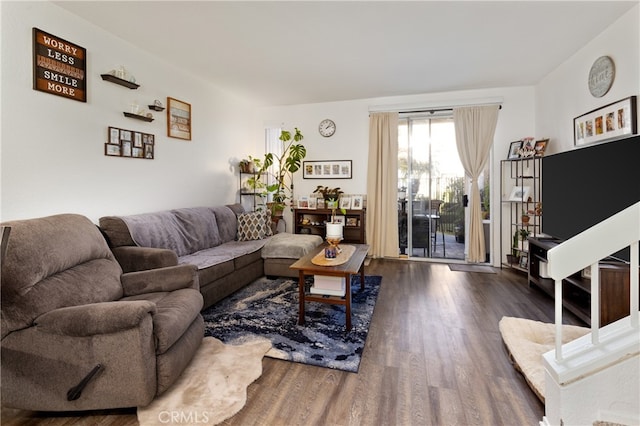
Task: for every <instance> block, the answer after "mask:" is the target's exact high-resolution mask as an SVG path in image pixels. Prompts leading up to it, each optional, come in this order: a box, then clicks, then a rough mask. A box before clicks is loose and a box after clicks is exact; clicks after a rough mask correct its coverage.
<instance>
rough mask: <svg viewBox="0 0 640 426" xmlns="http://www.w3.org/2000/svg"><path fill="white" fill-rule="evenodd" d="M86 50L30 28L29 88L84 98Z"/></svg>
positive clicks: (79, 98) (81, 100) (85, 95)
mask: <svg viewBox="0 0 640 426" xmlns="http://www.w3.org/2000/svg"><path fill="white" fill-rule="evenodd" d="M86 57H87V50H86V49H85V48H83V47H80V46H78V45H77V44H73V43H70V42H68V41H66V40H64V39H62V38H60V37H57V36H54V35H51V34H49V33H47V32H44V31H42V30H39V29H38V28H33V89H34V90H39V91H41V92H46V93H51V94H52V95H58V96H63V97H65V98H69V99H73V100H76V101H80V102H86V101H87V63H86Z"/></svg>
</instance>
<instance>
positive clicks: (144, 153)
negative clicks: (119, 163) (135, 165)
mask: <svg viewBox="0 0 640 426" xmlns="http://www.w3.org/2000/svg"><path fill="white" fill-rule="evenodd" d="M154 151H155V136H154V135H152V134H150V133H142V132H136V131H133V130H126V129H120V128H118V127H111V126H110V127H108V128H107V142H106V143H105V144H104V155H106V156H107V157H125V158H142V159H146V160H153V159H154V158H155V152H154Z"/></svg>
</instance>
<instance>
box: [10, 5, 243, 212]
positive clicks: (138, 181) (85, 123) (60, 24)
mask: <svg viewBox="0 0 640 426" xmlns="http://www.w3.org/2000/svg"><path fill="white" fill-rule="evenodd" d="M0 7H1V8H2V17H1V19H2V21H1V22H2V68H1V69H2V76H1V82H2V94H1V95H2V131H1V136H2V139H1V148H2V150H1V155H2V157H1V202H2V204H1V206H0V212H1V213H0V217H1V219H2V220H12V219H24V218H30V217H38V216H44V215H49V214H55V213H62V212H74V213H80V214H84V215H86V216H88V217H89V218H90V219H92V220H93V221H94V222H97V219H98V218H99V217H100V216H104V215H110V214H132V213H139V212H148V211H154V210H161V209H165V208H175V207H189V206H198V205H219V204H224V203H231V202H235V200H236V192H237V187H238V177H237V174H236V168H235V166H236V163H237V160H238V158H237V156H238V155H239V154H238V153H242V152H243V151H244V150H245V149H244V148H243V147H244V146H245V145H248V144H249V138H248V134H249V131H248V127H247V126H246V121H247V117H249V116H250V111H251V109H250V105H247V104H245V103H244V102H243V101H242V100H240V99H236V98H233V97H230V95H228V94H226V93H224V92H221V91H219V90H216V89H215V88H213V87H211V86H209V85H208V84H207V83H206V82H204V81H202V80H200V79H198V78H196V77H194V76H192V75H190V74H188V73H186V72H185V71H184V70H179V69H175V68H172V67H171V66H169V65H167V64H166V63H165V62H163V61H162V60H161V59H159V58H156V57H152V56H150V55H149V54H148V53H146V52H144V51H143V50H140V49H138V48H136V47H134V46H132V45H130V44H128V43H126V42H124V41H123V40H121V39H119V38H117V37H115V36H113V35H111V34H109V33H107V32H105V31H103V30H102V29H100V28H98V27H96V26H94V25H92V24H90V23H88V22H86V21H84V20H82V19H79V18H78V17H76V16H75V15H73V14H70V13H68V12H67V11H65V10H64V9H61V8H59V7H58V6H56V5H54V4H52V3H49V2H0ZM32 27H37V28H39V29H41V30H43V31H46V32H49V33H51V34H54V35H56V36H58V37H61V38H63V39H66V40H68V41H69V42H72V43H75V44H77V45H80V46H82V47H84V48H86V49H87V87H88V88H87V91H88V96H87V102H86V103H82V102H77V101H73V100H69V99H65V98H62V97H59V96H54V95H50V94H46V93H43V92H39V91H35V90H33V89H32V34H31V33H32ZM120 64H122V65H124V66H125V67H126V68H127V69H128V70H130V71H131V73H132V74H133V75H135V77H136V79H137V82H138V83H139V84H140V85H141V87H140V88H139V89H138V90H128V89H126V88H123V87H121V86H118V85H115V84H112V83H108V82H105V81H102V79H101V78H100V74H102V73H105V72H108V71H109V70H111V69H113V68H114V67H116V66H117V65H120ZM167 96H171V97H173V98H177V99H180V100H182V101H185V102H188V103H190V104H191V106H192V118H193V129H192V134H193V135H192V140H191V141H184V140H180V139H174V138H168V137H167V136H166V134H167V131H166V115H165V114H166V112H164V113H154V116H155V121H153V122H152V123H146V122H143V121H139V120H135V119H130V118H125V117H124V116H123V114H122V112H123V111H128V105H129V104H130V103H131V102H132V101H134V100H137V101H138V103H139V104H140V105H148V104H149V103H152V102H153V100H154V99H160V100H161V101H162V102H163V103H164V104H165V105H166V97H167ZM108 126H114V127H120V128H124V129H130V130H136V131H141V132H146V133H152V134H154V135H155V140H156V146H155V159H154V160H141V159H131V158H114V157H106V156H104V145H103V144H104V142H105V141H106V138H107V127H108Z"/></svg>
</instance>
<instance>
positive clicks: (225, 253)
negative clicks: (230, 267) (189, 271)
mask: <svg viewBox="0 0 640 426" xmlns="http://www.w3.org/2000/svg"><path fill="white" fill-rule="evenodd" d="M270 238H271V237H270ZM267 241H269V239H268V238H267V239H262V240H251V241H229V242H228V243H224V244H221V245H219V246H217V247H212V248H210V249H206V250H200V251H198V252H196V253H193V254H190V255H187V256H181V257H180V258H178V263H179V264H181V265H182V264H191V265H196V266H197V267H198V269H205V268H208V267H210V266H213V265H218V264H220V263H224V262H227V261H233V259H235V258H237V257H240V256H243V255H245V254H248V253H253V252H256V251H260V249H262V247H263V246H264V245H265V244H266V242H267Z"/></svg>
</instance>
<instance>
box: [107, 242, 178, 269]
mask: <svg viewBox="0 0 640 426" xmlns="http://www.w3.org/2000/svg"><path fill="white" fill-rule="evenodd" d="M112 251H113V254H114V256H115V257H116V260H117V261H118V263H119V264H120V267H122V270H123V271H124V272H135V271H146V270H148V269H156V268H164V267H166V266H176V265H177V264H178V255H177V254H176V253H175V252H174V251H173V250H169V249H160V248H151V247H138V246H121V247H115V248H113V249H112Z"/></svg>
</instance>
